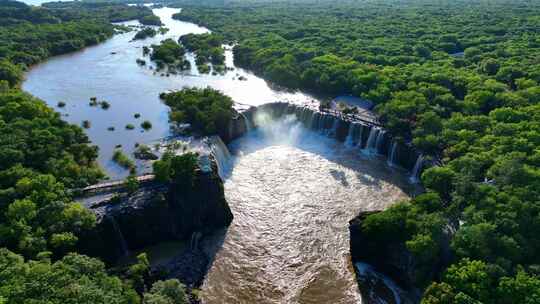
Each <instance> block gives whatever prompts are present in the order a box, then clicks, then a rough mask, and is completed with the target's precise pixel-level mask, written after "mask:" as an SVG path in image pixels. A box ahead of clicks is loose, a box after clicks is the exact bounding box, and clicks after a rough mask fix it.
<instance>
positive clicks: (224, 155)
mask: <svg viewBox="0 0 540 304" xmlns="http://www.w3.org/2000/svg"><path fill="white" fill-rule="evenodd" d="M208 140H209V146H210V149H211V153H212V155H213V156H214V158H215V160H216V163H217V166H218V173H219V176H221V177H223V176H224V173H225V172H226V170H227V169H228V168H229V164H230V160H231V153H230V152H229V149H228V148H227V146H226V145H225V143H223V141H222V140H221V138H220V137H219V136H216V135H214V136H211V137H210V138H209V139H208Z"/></svg>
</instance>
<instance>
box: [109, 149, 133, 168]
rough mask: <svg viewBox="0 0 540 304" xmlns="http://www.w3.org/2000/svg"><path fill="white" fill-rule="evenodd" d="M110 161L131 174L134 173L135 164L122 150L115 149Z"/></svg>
mask: <svg viewBox="0 0 540 304" xmlns="http://www.w3.org/2000/svg"><path fill="white" fill-rule="evenodd" d="M112 159H113V161H114V162H115V163H117V164H118V165H120V166H122V167H123V168H125V169H128V170H129V171H130V172H131V173H135V169H136V166H135V162H134V161H133V160H132V159H131V158H129V157H128V156H127V155H126V154H124V152H122V150H120V149H116V150H114V153H113V156H112Z"/></svg>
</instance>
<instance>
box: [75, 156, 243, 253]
mask: <svg viewBox="0 0 540 304" xmlns="http://www.w3.org/2000/svg"><path fill="white" fill-rule="evenodd" d="M212 167H213V168H212V171H210V172H203V171H201V170H198V171H197V172H196V177H195V179H194V186H193V188H192V189H191V190H190V191H187V193H183V194H178V191H171V189H169V187H170V186H168V185H159V184H154V185H151V186H145V187H142V188H141V189H139V190H138V191H136V192H135V193H133V194H131V195H124V196H122V197H120V198H114V197H113V198H111V197H110V196H109V197H108V198H105V199H104V200H105V201H104V200H101V201H99V202H96V203H95V204H93V206H94V207H92V205H90V209H91V210H92V211H94V212H95V213H96V215H97V218H98V224H97V226H96V227H95V229H94V230H93V231H91V232H89V233H87V234H86V235H83V236H82V237H81V238H80V239H81V240H80V242H79V246H80V248H81V250H82V252H85V253H87V254H89V255H92V256H98V257H101V258H102V259H103V260H105V261H106V262H109V263H114V262H115V261H116V260H118V258H120V257H122V256H123V255H125V254H127V252H128V251H129V250H135V249H140V248H143V247H147V246H150V245H154V244H157V243H160V242H163V241H170V240H187V239H191V237H192V235H193V234H194V233H198V234H205V233H208V232H211V231H214V230H216V229H220V228H223V227H226V226H228V225H230V223H231V221H232V219H233V215H232V212H231V210H230V208H229V205H228V204H227V201H226V200H225V196H224V191H223V183H222V181H221V178H220V177H219V176H218V174H217V167H216V165H215V164H213V166H212ZM173 192H174V193H175V194H174V195H171V194H170V193H173Z"/></svg>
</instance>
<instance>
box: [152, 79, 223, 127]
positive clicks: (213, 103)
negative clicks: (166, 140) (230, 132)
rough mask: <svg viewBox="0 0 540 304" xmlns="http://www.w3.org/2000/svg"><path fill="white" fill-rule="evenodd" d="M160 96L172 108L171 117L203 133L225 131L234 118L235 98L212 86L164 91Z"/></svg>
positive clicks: (178, 122)
mask: <svg viewBox="0 0 540 304" xmlns="http://www.w3.org/2000/svg"><path fill="white" fill-rule="evenodd" d="M160 97H161V98H162V99H163V100H164V101H165V104H166V105H168V106H169V107H170V108H171V112H170V114H169V118H170V120H171V121H172V122H174V123H177V124H185V123H188V124H190V125H191V127H192V128H193V129H194V130H195V131H197V132H200V133H202V134H216V133H218V134H219V133H221V132H225V130H227V128H228V126H229V122H230V120H231V118H232V113H233V109H232V105H233V100H232V99H231V98H230V97H228V96H226V95H224V94H223V93H221V92H220V91H217V90H215V89H212V88H209V87H208V88H205V89H200V88H184V89H182V90H180V91H177V92H172V93H162V94H160Z"/></svg>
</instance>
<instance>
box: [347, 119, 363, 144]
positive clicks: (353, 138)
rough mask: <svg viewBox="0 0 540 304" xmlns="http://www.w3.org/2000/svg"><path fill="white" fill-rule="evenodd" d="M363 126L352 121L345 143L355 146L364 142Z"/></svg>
mask: <svg viewBox="0 0 540 304" xmlns="http://www.w3.org/2000/svg"><path fill="white" fill-rule="evenodd" d="M362 127H363V126H362V125H361V124H358V123H351V124H350V126H349V133H348V134H347V138H346V139H345V145H346V146H347V147H354V146H357V145H360V144H361V142H362V129H363V128H362Z"/></svg>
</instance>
